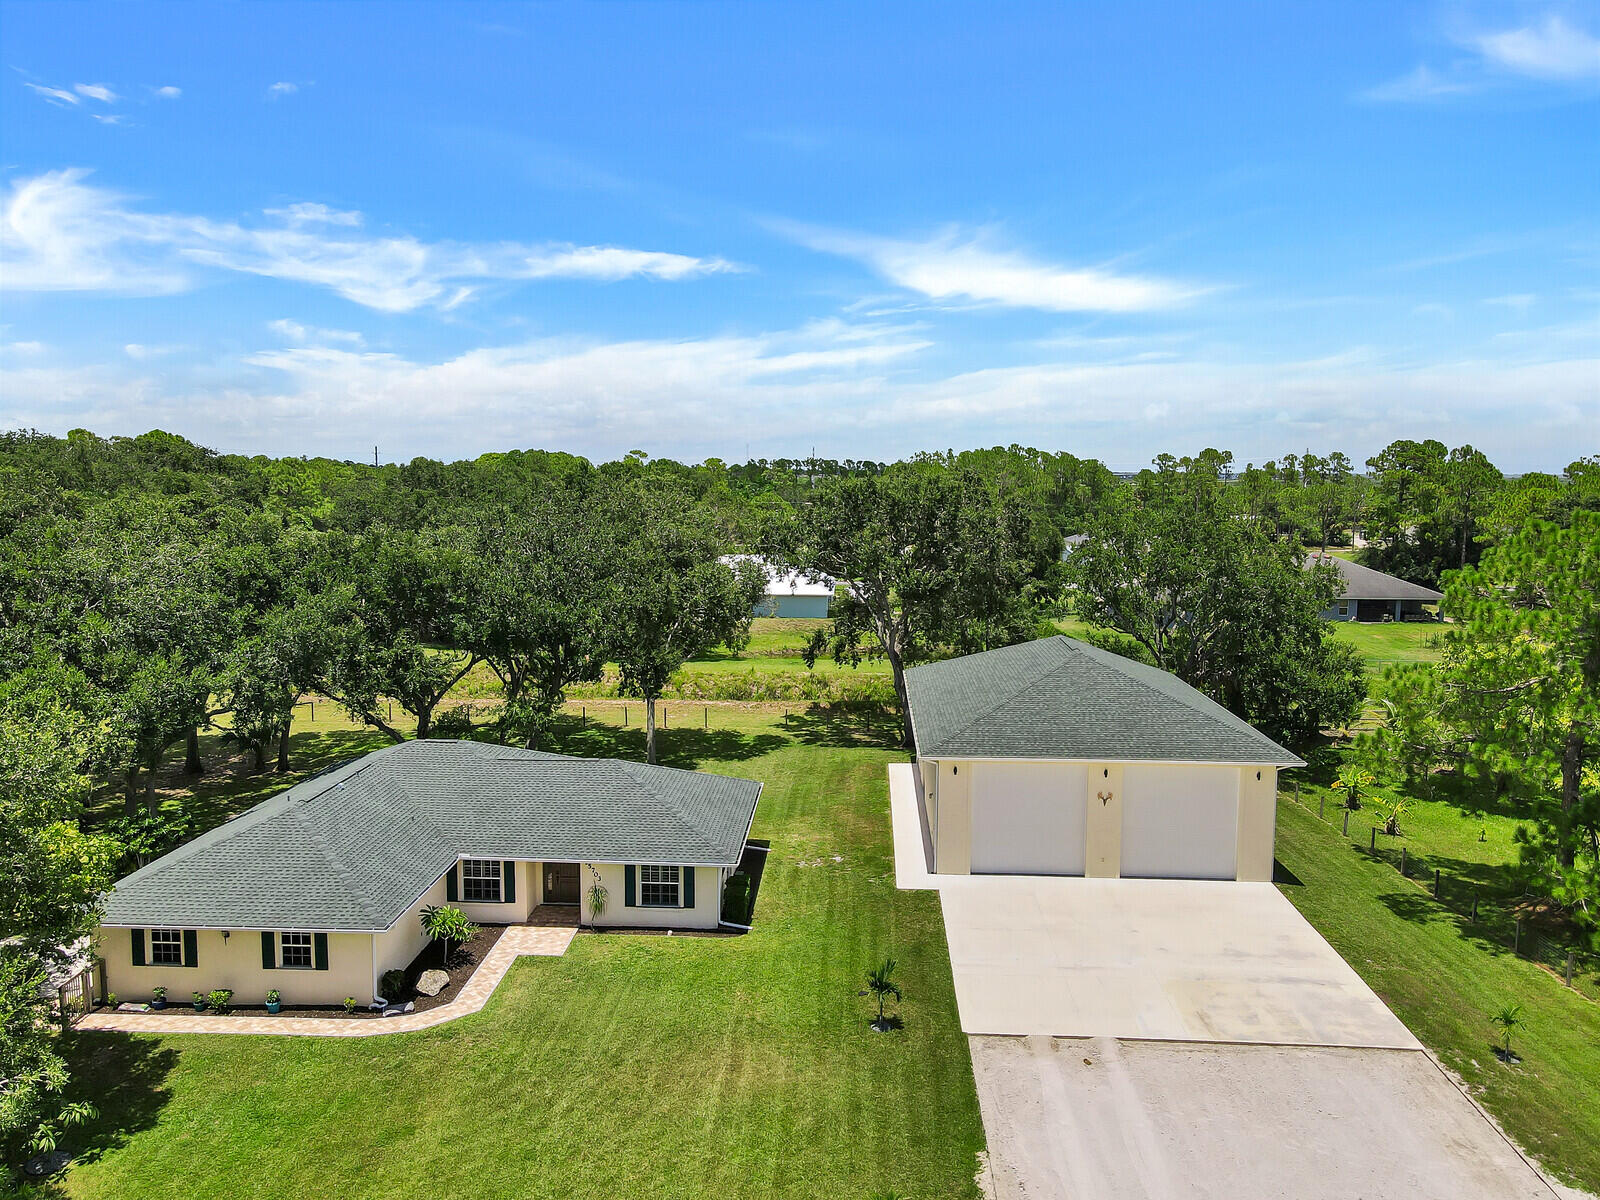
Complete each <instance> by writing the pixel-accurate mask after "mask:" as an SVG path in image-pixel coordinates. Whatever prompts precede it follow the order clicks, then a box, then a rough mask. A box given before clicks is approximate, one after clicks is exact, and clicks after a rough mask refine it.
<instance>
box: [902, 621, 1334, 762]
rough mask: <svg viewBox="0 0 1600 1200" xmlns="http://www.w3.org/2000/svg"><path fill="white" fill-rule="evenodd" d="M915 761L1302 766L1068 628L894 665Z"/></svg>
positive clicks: (1202, 702) (1166, 679)
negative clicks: (961, 654) (900, 675)
mask: <svg viewBox="0 0 1600 1200" xmlns="http://www.w3.org/2000/svg"><path fill="white" fill-rule="evenodd" d="M906 691H907V694H908V695H909V697H910V701H911V724H912V729H913V731H914V733H915V735H916V741H917V752H918V754H920V755H921V756H922V757H924V758H1063V759H1088V760H1092V761H1096V762H1101V761H1109V762H1208V763H1235V762H1236V763H1261V764H1274V765H1277V766H1283V767H1302V766H1304V765H1305V763H1304V762H1303V761H1302V760H1301V759H1299V758H1296V757H1295V756H1294V755H1293V754H1291V753H1289V751H1287V750H1285V749H1284V748H1283V747H1282V746H1280V745H1278V743H1276V742H1274V741H1273V740H1272V739H1271V738H1269V737H1267V736H1266V735H1265V734H1263V733H1261V732H1260V731H1258V730H1256V729H1255V728H1253V727H1252V726H1251V725H1249V724H1248V723H1247V722H1245V721H1241V720H1240V719H1239V718H1238V717H1236V716H1234V715H1233V714H1232V713H1230V712H1229V711H1228V710H1227V709H1225V708H1223V707H1222V706H1221V705H1220V704H1218V703H1216V701H1214V700H1212V699H1210V698H1209V697H1208V696H1204V695H1202V694H1201V693H1200V692H1198V691H1196V690H1195V689H1194V688H1192V687H1190V686H1189V685H1188V684H1186V683H1184V682H1183V681H1182V680H1180V679H1179V678H1178V677H1177V676H1175V675H1170V674H1168V673H1167V672H1166V671H1161V670H1158V669H1157V668H1155V667H1149V666H1146V665H1144V664H1143V663H1138V662H1134V661H1133V660H1132V659H1129V658H1123V657H1122V656H1121V655H1118V654H1112V653H1110V652H1109V651H1106V650H1101V649H1100V648H1099V647H1097V646H1091V645H1088V644H1087V643H1085V642H1080V641H1077V640H1075V639H1073V638H1068V637H1060V636H1057V637H1050V638H1043V639H1041V640H1040V641H1036V642H1024V643H1022V644H1021V645H1017V646H1006V647H1004V648H1002V649H999V650H989V651H986V652H985V653H983V654H970V655H968V656H967V657H965V658H953V659H949V660H948V661H945V662H937V663H928V664H927V665H925V666H921V667H915V668H913V669H912V670H910V671H907V672H906Z"/></svg>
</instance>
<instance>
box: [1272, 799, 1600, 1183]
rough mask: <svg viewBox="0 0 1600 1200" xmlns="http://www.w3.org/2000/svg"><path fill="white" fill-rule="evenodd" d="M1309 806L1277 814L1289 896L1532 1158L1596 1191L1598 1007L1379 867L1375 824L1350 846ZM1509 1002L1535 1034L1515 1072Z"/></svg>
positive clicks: (1599, 1154) (1522, 1047)
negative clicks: (1494, 1020)
mask: <svg viewBox="0 0 1600 1200" xmlns="http://www.w3.org/2000/svg"><path fill="white" fill-rule="evenodd" d="M1308 799H1309V796H1308V795H1302V804H1301V805H1297V804H1295V803H1294V802H1293V800H1292V799H1289V798H1288V794H1287V793H1286V794H1285V796H1284V797H1282V798H1280V802H1279V805H1278V858H1279V860H1280V861H1281V863H1282V864H1283V866H1284V867H1286V868H1287V869H1288V871H1289V872H1291V873H1292V874H1293V876H1294V877H1295V878H1296V880H1297V882H1292V883H1286V884H1283V885H1282V890H1283V892H1284V894H1285V895H1286V896H1288V897H1289V899H1290V900H1291V901H1292V902H1293V903H1294V905H1295V907H1297V908H1298V909H1299V910H1300V911H1301V912H1302V913H1304V914H1305V916H1306V918H1307V919H1308V920H1309V921H1310V922H1311V923H1312V924H1313V925H1314V926H1316V928H1317V929H1318V931H1320V932H1321V933H1322V935H1323V936H1324V937H1326V938H1327V939H1328V941H1329V942H1331V943H1332V944H1333V947H1334V949H1336V950H1338V951H1339V953H1340V954H1341V955H1343V956H1344V958H1345V959H1346V961H1348V962H1349V963H1350V965H1351V966H1353V967H1354V968H1355V969H1356V971H1357V972H1359V973H1360V975H1361V976H1362V978H1364V979H1365V980H1366V981H1367V983H1368V984H1370V985H1371V986H1372V988H1373V990H1374V991H1376V992H1377V993H1378V995H1379V996H1381V997H1382V998H1383V1000H1384V1002H1385V1003H1386V1004H1388V1005H1389V1006H1390V1007H1391V1008H1392V1009H1393V1010H1394V1011H1395V1013H1396V1014H1397V1015H1398V1016H1399V1017H1400V1019H1401V1020H1402V1021H1404V1022H1405V1023H1406V1025H1407V1026H1408V1027H1409V1028H1410V1029H1411V1031H1412V1032H1413V1033H1415V1034H1416V1035H1417V1036H1418V1037H1419V1038H1421V1039H1422V1041H1423V1043H1424V1044H1425V1045H1426V1046H1428V1047H1429V1049H1431V1050H1433V1051H1434V1052H1435V1053H1436V1054H1437V1055H1438V1056H1439V1058H1440V1059H1441V1060H1442V1061H1443V1062H1444V1064H1445V1065H1446V1066H1447V1067H1449V1068H1450V1070H1452V1071H1454V1072H1456V1073H1457V1074H1458V1075H1460V1076H1461V1077H1462V1078H1463V1079H1464V1080H1465V1081H1466V1083H1467V1086H1468V1087H1469V1088H1470V1089H1471V1091H1472V1093H1473V1094H1474V1095H1475V1096H1476V1097H1477V1098H1478V1099H1479V1101H1480V1102H1481V1103H1482V1104H1483V1105H1484V1107H1485V1108H1487V1109H1488V1110H1489V1111H1490V1112H1491V1113H1493V1114H1494V1116H1495V1118H1496V1119H1497V1120H1498V1121H1500V1123H1501V1124H1502V1125H1503V1126H1505V1128H1506V1130H1507V1131H1508V1132H1509V1133H1511V1135H1512V1136H1513V1137H1515V1138H1516V1139H1517V1141H1518V1142H1519V1143H1520V1144H1521V1145H1522V1146H1523V1147H1524V1148H1525V1149H1527V1150H1529V1151H1531V1152H1532V1153H1534V1154H1535V1155H1536V1156H1537V1157H1538V1158H1539V1159H1540V1161H1541V1162H1542V1163H1544V1165H1545V1166H1546V1167H1548V1168H1549V1169H1550V1170H1551V1171H1553V1172H1554V1173H1556V1174H1558V1175H1560V1176H1561V1177H1562V1178H1564V1179H1566V1180H1568V1181H1569V1182H1573V1183H1577V1184H1579V1185H1581V1186H1583V1187H1586V1188H1589V1189H1590V1190H1596V1189H1600V1104H1597V1103H1596V1102H1595V1098H1596V1096H1597V1095H1600V1005H1597V1004H1595V1003H1594V1002H1593V1001H1592V1000H1589V999H1586V998H1585V997H1584V996H1583V995H1581V994H1580V993H1578V992H1576V991H1573V990H1571V989H1569V988H1566V987H1564V986H1562V984H1561V982H1560V980H1559V979H1557V978H1556V977H1555V976H1553V975H1552V974H1550V973H1549V972H1548V971H1546V970H1544V969H1542V968H1540V967H1539V966H1537V965H1535V964H1534V963H1531V962H1528V961H1526V960H1524V959H1521V958H1518V957H1516V956H1514V955H1513V954H1512V953H1511V951H1510V950H1509V949H1505V948H1501V947H1499V946H1498V945H1496V944H1495V943H1493V942H1492V941H1489V940H1486V939H1484V938H1483V937H1481V936H1478V930H1477V929H1476V927H1474V926H1472V925H1470V924H1469V923H1468V922H1467V921H1466V919H1465V918H1464V917H1462V916H1461V915H1459V914H1458V913H1456V912H1454V911H1452V910H1450V909H1448V908H1445V907H1442V906H1440V905H1438V904H1436V903H1434V901H1433V900H1432V898H1431V897H1430V896H1429V895H1428V894H1427V892H1426V891H1425V890H1424V889H1423V888H1422V887H1421V886H1419V885H1418V883H1417V882H1416V881H1414V880H1409V879H1403V878H1401V876H1400V874H1399V872H1397V871H1396V870H1395V869H1394V868H1393V867H1392V866H1391V865H1389V864H1388V862H1387V861H1383V860H1379V859H1375V858H1374V857H1373V856H1371V855H1370V854H1369V853H1368V852H1367V836H1368V835H1367V834H1366V830H1367V828H1368V824H1370V823H1368V824H1361V825H1359V826H1358V824H1357V822H1356V821H1355V820H1352V823H1351V833H1352V839H1350V840H1347V839H1345V838H1344V837H1342V836H1341V835H1340V830H1339V827H1338V826H1335V825H1333V824H1331V823H1324V822H1321V821H1319V820H1318V819H1317V813H1316V807H1315V802H1314V801H1312V802H1311V803H1310V804H1305V801H1306V800H1308ZM1328 811H1329V815H1330V817H1331V816H1333V815H1334V814H1333V810H1332V809H1331V808H1330V809H1329V810H1328ZM1358 815H1359V814H1358ZM1440 819H1441V820H1442V819H1443V818H1442V816H1440ZM1418 828H1419V832H1420V829H1421V826H1420V824H1419V827H1418ZM1358 829H1359V833H1360V835H1361V839H1360V841H1359V842H1358V841H1356V840H1354V839H1355V837H1356V835H1357V833H1358ZM1476 836H1477V833H1476V829H1474V831H1473V833H1472V837H1473V838H1474V839H1475V838H1476ZM1500 836H1501V835H1500V834H1499V833H1497V834H1495V835H1494V837H1495V838H1496V839H1497V840H1498V839H1499V838H1500ZM1456 840H1457V842H1459V839H1456ZM1473 845H1477V843H1476V842H1475V841H1474V842H1473ZM1504 849H1507V847H1491V848H1488V849H1485V850H1484V851H1483V855H1484V857H1489V856H1491V855H1493V854H1496V853H1499V852H1501V851H1503V850H1504ZM1510 1002H1515V1003H1520V1004H1522V1005H1523V1006H1524V1011H1523V1016H1524V1019H1525V1020H1526V1022H1527V1024H1526V1026H1525V1027H1524V1029H1523V1030H1522V1031H1521V1032H1520V1033H1519V1035H1518V1036H1517V1037H1516V1040H1515V1048H1516V1050H1517V1052H1518V1053H1519V1054H1520V1055H1521V1056H1522V1062H1521V1063H1520V1064H1515V1065H1511V1066H1507V1065H1504V1064H1502V1063H1501V1062H1500V1061H1499V1060H1498V1059H1497V1058H1496V1057H1495V1054H1494V1041H1495V1036H1496V1033H1497V1031H1496V1029H1495V1027H1494V1026H1492V1025H1491V1024H1490V1023H1489V1016H1490V1014H1491V1013H1493V1012H1495V1011H1497V1010H1498V1009H1499V1008H1500V1006H1501V1005H1503V1004H1506V1003H1510Z"/></svg>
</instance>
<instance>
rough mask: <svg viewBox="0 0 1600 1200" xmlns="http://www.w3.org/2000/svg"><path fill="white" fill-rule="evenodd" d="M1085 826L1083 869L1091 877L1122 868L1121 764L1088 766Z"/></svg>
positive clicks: (1104, 876)
mask: <svg viewBox="0 0 1600 1200" xmlns="http://www.w3.org/2000/svg"><path fill="white" fill-rule="evenodd" d="M1085 811H1086V812H1087V814H1088V823H1089V825H1088V829H1087V830H1086V831H1085V841H1084V856H1083V866H1084V870H1083V873H1084V874H1085V875H1087V876H1089V878H1091V879H1115V878H1117V876H1118V875H1119V874H1121V870H1122V764H1121V763H1091V764H1090V766H1089V803H1088V805H1087V807H1086V810H1085Z"/></svg>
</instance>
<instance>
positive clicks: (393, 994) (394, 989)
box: [378, 971, 406, 1000]
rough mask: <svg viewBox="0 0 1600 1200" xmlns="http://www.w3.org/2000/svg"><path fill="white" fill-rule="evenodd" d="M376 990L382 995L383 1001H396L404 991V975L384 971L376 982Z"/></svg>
mask: <svg viewBox="0 0 1600 1200" xmlns="http://www.w3.org/2000/svg"><path fill="white" fill-rule="evenodd" d="M378 988H379V990H380V991H382V993H383V998H384V999H385V1000H398V999H399V998H400V994H401V993H402V992H404V991H405V990H406V973H405V972H404V971H385V972H384V973H383V977H382V978H381V979H379V980H378Z"/></svg>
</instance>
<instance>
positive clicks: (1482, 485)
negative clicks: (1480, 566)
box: [1444, 446, 1505, 567]
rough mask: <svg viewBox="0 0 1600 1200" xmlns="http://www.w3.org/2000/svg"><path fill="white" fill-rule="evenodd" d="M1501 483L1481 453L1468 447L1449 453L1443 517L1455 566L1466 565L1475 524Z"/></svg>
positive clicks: (1491, 502)
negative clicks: (1452, 531) (1449, 528)
mask: <svg viewBox="0 0 1600 1200" xmlns="http://www.w3.org/2000/svg"><path fill="white" fill-rule="evenodd" d="M1504 480H1505V477H1504V476H1503V475H1501V474H1500V472H1499V470H1497V469H1496V467H1495V465H1494V464H1493V463H1491V462H1490V461H1489V459H1488V457H1487V456H1486V455H1485V454H1484V453H1483V451H1481V450H1475V449H1473V448H1472V447H1471V446H1457V447H1456V448H1455V449H1454V450H1452V451H1450V457H1449V458H1448V459H1447V460H1446V461H1445V469H1444V501H1445V504H1444V515H1445V517H1446V519H1447V520H1448V521H1449V522H1450V524H1452V525H1453V526H1454V527H1455V539H1456V566H1457V567H1464V566H1466V565H1467V551H1468V549H1469V548H1473V549H1476V545H1475V542H1476V539H1477V536H1478V528H1479V525H1480V523H1481V522H1482V521H1483V519H1484V517H1485V516H1486V515H1487V514H1488V512H1489V511H1490V509H1491V506H1492V504H1493V500H1494V494H1495V492H1496V491H1497V490H1498V489H1499V488H1500V486H1501V484H1502V483H1503V482H1504ZM1474 557H1475V556H1474Z"/></svg>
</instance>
